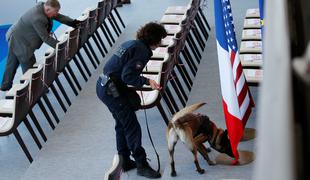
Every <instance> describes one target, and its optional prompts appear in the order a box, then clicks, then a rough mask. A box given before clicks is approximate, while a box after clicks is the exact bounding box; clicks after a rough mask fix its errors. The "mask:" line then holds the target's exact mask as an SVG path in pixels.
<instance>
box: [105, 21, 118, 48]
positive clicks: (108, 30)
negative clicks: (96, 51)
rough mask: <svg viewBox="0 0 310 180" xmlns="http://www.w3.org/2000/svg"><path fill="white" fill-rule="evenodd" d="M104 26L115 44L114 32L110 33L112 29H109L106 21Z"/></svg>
mask: <svg viewBox="0 0 310 180" xmlns="http://www.w3.org/2000/svg"><path fill="white" fill-rule="evenodd" d="M103 26H104V28H105V29H106V31H107V33H108V34H109V36H110V38H111V40H112V42H113V43H115V39H114V36H113V35H112V32H111V31H110V29H109V27H108V25H107V23H106V22H105V21H104V22H103ZM102 31H104V29H102Z"/></svg>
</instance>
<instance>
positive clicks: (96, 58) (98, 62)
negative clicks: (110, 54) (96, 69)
mask: <svg viewBox="0 0 310 180" xmlns="http://www.w3.org/2000/svg"><path fill="white" fill-rule="evenodd" d="M86 44H87V47H88V48H89V50H90V52H91V54H92V55H93V57H94V58H95V60H96V62H97V64H100V60H99V58H98V56H97V55H96V53H95V51H94V48H93V47H92V45H91V44H90V42H89V40H88V41H86ZM85 47H86V46H85Z"/></svg>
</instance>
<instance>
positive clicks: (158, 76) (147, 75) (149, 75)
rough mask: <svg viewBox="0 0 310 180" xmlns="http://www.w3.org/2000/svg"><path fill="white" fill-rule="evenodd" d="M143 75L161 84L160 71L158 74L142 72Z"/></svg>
mask: <svg viewBox="0 0 310 180" xmlns="http://www.w3.org/2000/svg"><path fill="white" fill-rule="evenodd" d="M142 75H143V76H144V77H146V78H148V79H152V80H154V81H155V82H156V83H157V84H160V75H161V72H159V73H158V74H142Z"/></svg>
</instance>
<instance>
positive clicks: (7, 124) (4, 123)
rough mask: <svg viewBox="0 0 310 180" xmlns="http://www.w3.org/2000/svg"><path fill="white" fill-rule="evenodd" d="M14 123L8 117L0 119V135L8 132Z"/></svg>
mask: <svg viewBox="0 0 310 180" xmlns="http://www.w3.org/2000/svg"><path fill="white" fill-rule="evenodd" d="M13 124H14V121H13V119H12V118H10V117H0V133H4V132H7V131H9V130H10V129H11V128H12V127H13Z"/></svg>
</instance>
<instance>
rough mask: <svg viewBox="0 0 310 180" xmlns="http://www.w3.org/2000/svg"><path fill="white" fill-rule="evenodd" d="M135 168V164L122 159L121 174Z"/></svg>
mask: <svg viewBox="0 0 310 180" xmlns="http://www.w3.org/2000/svg"><path fill="white" fill-rule="evenodd" d="M136 167H137V165H136V162H135V161H133V160H131V159H130V158H129V159H124V161H123V164H122V168H123V172H127V171H130V170H132V169H135V168H136Z"/></svg>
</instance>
